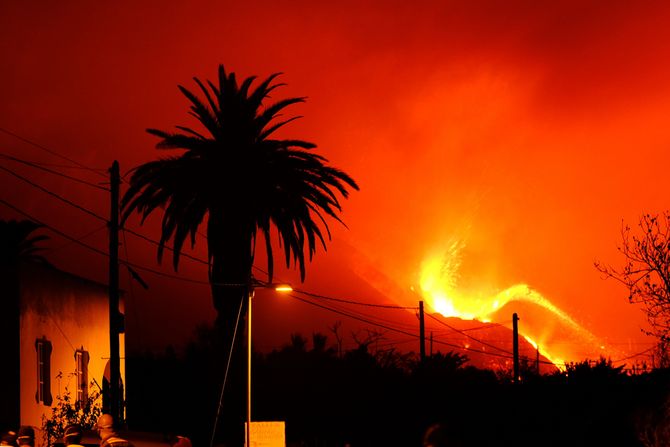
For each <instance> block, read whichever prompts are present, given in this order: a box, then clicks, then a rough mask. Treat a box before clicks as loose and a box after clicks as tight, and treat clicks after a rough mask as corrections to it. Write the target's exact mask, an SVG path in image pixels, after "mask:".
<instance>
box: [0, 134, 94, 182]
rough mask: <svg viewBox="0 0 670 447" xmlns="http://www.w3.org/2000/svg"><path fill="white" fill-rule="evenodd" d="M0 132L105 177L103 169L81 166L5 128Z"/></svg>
mask: <svg viewBox="0 0 670 447" xmlns="http://www.w3.org/2000/svg"><path fill="white" fill-rule="evenodd" d="M0 132H4V133H6V134H7V135H10V136H12V137H14V138H16V139H18V140H21V141H23V142H24V143H27V144H30V145H31V146H34V147H36V148H38V149H40V150H42V151H44V152H47V153H49V154H51V155H53V156H56V157H58V158H60V159H62V160H65V161H68V162H70V163H72V164H74V165H76V166H78V167H79V168H81V169H86V170H87V171H91V172H94V173H96V174H97V175H101V176H103V177H106V175H105V174H103V172H106V170H105V169H96V168H91V167H90V166H86V165H84V164H82V163H79V162H78V161H76V160H73V159H71V158H68V157H66V156H65V155H61V154H59V153H58V152H56V151H54V150H53V149H49V148H47V147H45V146H43V145H41V144H39V143H36V142H34V141H31V140H29V139H27V138H25V137H22V136H21V135H18V134H16V133H14V132H12V131H10V130H7V129H5V128H2V127H0Z"/></svg>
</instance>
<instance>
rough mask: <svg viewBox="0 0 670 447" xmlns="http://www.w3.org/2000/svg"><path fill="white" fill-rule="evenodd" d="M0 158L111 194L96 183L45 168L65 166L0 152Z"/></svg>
mask: <svg viewBox="0 0 670 447" xmlns="http://www.w3.org/2000/svg"><path fill="white" fill-rule="evenodd" d="M0 158H4V159H6V160H10V161H14V162H17V163H22V164H24V165H27V166H30V167H33V168H35V169H39V170H42V171H44V172H48V173H50V174H53V175H57V176H59V177H63V178H66V179H68V180H72V181H74V182H77V183H81V184H84V185H87V186H90V187H92V188H96V189H101V190H103V191H107V192H109V189H108V188H105V187H104V186H100V185H96V184H95V183H91V182H87V181H86V180H82V179H80V178H77V177H73V176H71V175H67V174H63V173H62V172H59V171H55V170H53V169H49V168H46V167H45V166H57V167H67V166H63V165H53V164H48V163H37V162H34V161H28V160H23V159H21V158H17V157H13V156H11V155H8V154H5V153H2V152H0ZM78 169H82V168H78Z"/></svg>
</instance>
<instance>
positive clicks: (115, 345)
mask: <svg viewBox="0 0 670 447" xmlns="http://www.w3.org/2000/svg"><path fill="white" fill-rule="evenodd" d="M109 177H110V191H111V208H110V213H109V412H110V414H111V415H112V417H113V418H114V425H115V426H119V425H120V424H121V422H122V421H121V419H122V412H121V396H120V389H119V383H120V382H121V377H120V376H121V371H120V370H121V360H120V358H119V357H120V355H119V332H120V325H121V313H120V312H119V185H120V183H121V180H120V175H119V162H118V161H116V160H114V163H112V167H111V168H110V169H109Z"/></svg>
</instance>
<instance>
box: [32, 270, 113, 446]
mask: <svg viewBox="0 0 670 447" xmlns="http://www.w3.org/2000/svg"><path fill="white" fill-rule="evenodd" d="M21 279H22V280H21V284H22V285H21V360H20V362H21V365H20V368H21V425H32V426H34V427H35V428H39V427H41V425H42V415H46V416H50V415H51V408H50V407H48V406H45V405H44V404H43V403H38V402H36V399H35V394H36V391H37V353H36V351H35V341H36V340H37V339H39V338H42V337H46V338H47V340H49V341H50V342H51V344H52V349H53V350H52V353H51V370H50V377H51V395H52V396H53V404H56V403H57V396H58V395H59V393H64V392H65V390H66V388H68V389H69V391H70V396H71V397H72V398H73V399H74V398H76V390H77V389H76V388H77V381H76V377H75V376H74V374H73V373H74V372H75V369H76V367H75V358H74V353H75V350H76V349H83V350H86V351H88V353H89V356H90V360H89V364H88V379H89V382H91V381H93V380H95V381H96V382H97V383H98V384H99V385H100V386H101V387H102V383H103V375H104V371H105V366H106V364H107V361H108V359H109V307H108V306H109V305H108V298H107V289H106V288H105V287H104V286H102V285H100V284H96V283H93V282H90V281H87V280H84V279H82V278H78V277H76V276H74V275H70V274H68V273H64V272H61V271H58V270H56V269H54V268H50V267H43V266H34V267H31V269H29V270H28V271H27V272H26V273H25V274H22V278H21ZM124 346H125V343H124V337H123V335H122V336H121V341H120V354H121V377H122V380H123V382H124V384H125V360H124V357H125V352H124V351H125V350H124ZM59 373H62V377H61V378H57V376H58V375H59ZM93 386H94V387H95V386H96V385H93ZM37 437H39V438H41V436H40V435H37Z"/></svg>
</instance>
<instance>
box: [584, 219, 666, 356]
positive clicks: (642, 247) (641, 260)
mask: <svg viewBox="0 0 670 447" xmlns="http://www.w3.org/2000/svg"><path fill="white" fill-rule="evenodd" d="M618 250H619V252H621V254H623V256H624V259H625V264H624V265H623V267H621V268H615V267H611V266H607V265H603V264H601V263H598V262H596V264H595V265H596V268H597V269H598V270H599V271H601V272H602V273H604V274H605V275H606V277H608V278H614V279H615V280H617V281H619V282H621V283H622V284H623V285H624V286H625V287H626V288H627V289H628V300H629V301H630V302H631V303H632V304H638V305H640V306H642V308H643V309H644V311H645V313H646V314H647V320H648V321H649V325H650V326H651V331H649V332H648V334H650V335H654V336H655V337H657V338H658V340H659V347H658V348H659V349H658V353H657V354H658V355H657V356H656V360H657V362H658V364H659V365H660V366H663V367H668V366H670V361H669V357H668V347H669V346H668V343H670V211H666V212H664V213H661V214H645V215H643V216H642V217H641V218H640V220H639V222H638V230H637V231H633V230H632V229H631V227H630V226H628V225H622V228H621V245H620V246H619V247H618Z"/></svg>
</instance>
